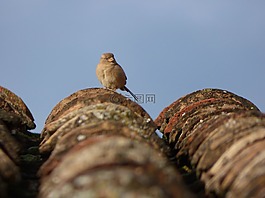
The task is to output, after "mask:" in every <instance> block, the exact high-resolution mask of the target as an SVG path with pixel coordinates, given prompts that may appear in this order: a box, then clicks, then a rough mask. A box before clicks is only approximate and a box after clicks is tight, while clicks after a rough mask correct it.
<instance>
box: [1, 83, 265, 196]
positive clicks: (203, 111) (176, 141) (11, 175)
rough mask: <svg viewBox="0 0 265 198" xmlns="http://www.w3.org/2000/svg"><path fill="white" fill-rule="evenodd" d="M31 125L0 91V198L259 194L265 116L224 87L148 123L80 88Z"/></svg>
mask: <svg viewBox="0 0 265 198" xmlns="http://www.w3.org/2000/svg"><path fill="white" fill-rule="evenodd" d="M34 127H35V124H34V119H33V116H32V114H31V113H30V111H29V110H28V108H27V107H26V105H25V104H24V103H23V101H22V100H21V99H20V98H19V97H18V96H16V95H15V94H13V93H12V92H11V91H9V90H7V89H6V88H3V87H0V146H1V147H0V159H1V160H0V184H1V185H0V186H1V187H0V194H1V197H2V196H3V197H43V198H44V197H45V198H46V197H73V196H76V197H205V196H212V195H214V196H217V197H224V196H225V197H236V196H238V197H251V196H252V197H262V195H263V194H262V193H264V186H265V185H264V178H265V170H264V161H265V144H264V143H265V142H264V141H265V116H264V114H262V113H261V112H260V111H259V110H258V108H257V107H256V106H255V105H254V104H252V103H251V102H249V101H248V100H246V99H244V98H242V97H239V96H237V95H235V94H233V93H230V92H228V91H225V90H219V89H204V90H199V91H196V92H193V93H191V94H188V95H186V96H184V97H182V98H180V99H178V100H176V101H175V102H173V103H172V104H171V105H169V106H168V107H166V108H165V109H164V110H163V111H162V112H161V113H160V115H159V116H158V118H157V119H156V120H155V121H153V120H152V118H151V117H150V116H149V115H148V113H147V112H146V111H145V110H144V109H143V108H142V107H141V106H140V105H138V104H137V103H135V102H133V101H131V100H130V99H128V98H125V97H124V96H122V95H120V94H118V93H116V92H113V91H110V90H107V89H98V88H90V89H84V90H80V91H77V92H76V93H73V94H72V95H70V96H68V97H66V98H65V99H63V100H62V101H60V102H59V103H58V104H57V105H56V106H55V107H54V108H53V110H52V111H51V113H50V115H49V116H48V118H47V120H46V122H45V126H44V129H43V130H42V132H41V135H39V134H32V133H30V132H28V131H27V130H28V129H32V128H34ZM157 127H158V128H159V129H160V131H161V132H162V133H163V134H164V138H163V139H160V138H159V137H158V136H157V135H156V133H155V130H156V129H157ZM204 187H205V190H204ZM14 189H16V191H15V190H14Z"/></svg>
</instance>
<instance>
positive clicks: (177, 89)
mask: <svg viewBox="0 0 265 198" xmlns="http://www.w3.org/2000/svg"><path fill="white" fill-rule="evenodd" d="M104 52H113V53H114V54H115V57H116V60H117V62H118V63H119V64H120V65H121V66H122V67H123V69H124V70H125V72H126V74H127V77H128V81H127V85H128V87H129V88H130V89H131V90H132V91H133V92H134V93H135V94H143V95H144V96H147V94H155V103H151V102H149V103H147V102H144V103H143V104H141V105H142V106H143V107H144V108H145V109H146V111H147V112H149V114H150V115H151V116H152V118H154V119H155V118H156V117H157V115H158V114H159V113H160V112H161V111H162V110H163V108H165V107H166V106H168V105H169V104H171V103H172V102H173V101H175V100H177V99H178V98H180V97H181V96H184V95H186V94H188V93H191V92H193V91H196V90H198V89H202V88H221V89H226V90H229V91H232V92H234V93H236V94H238V95H240V96H243V97H245V98H247V99H249V100H250V101H252V102H253V103H254V104H256V105H257V106H258V107H259V108H260V109H261V110H262V111H263V112H264V111H265V89H264V85H265V1H262V0H257V1H249V0H234V1H231V0H222V1H213V0H205V1H198V0H185V1H184V0H182V1H179V0H163V1H158V0H144V1H128V0H127V1H126V0H113V1H107V0H97V1H92V0H78V1H73V0H71V1H70V0H61V1H59V0H23V1H21V0H0V69H1V70H0V72H1V78H0V85H1V86H4V87H6V88H8V89H10V90H11V91H13V92H14V93H16V94H17V95H18V96H20V97H21V98H22V99H23V100H24V102H25V103H26V104H27V106H28V107H29V109H30V110H31V112H32V114H33V115H34V117H35V120H36V124H37V128H36V129H35V130H34V132H40V131H41V130H42V128H43V125H44V122H45V119H46V118H47V116H48V114H49V113H50V111H51V110H52V108H53V107H54V106H55V105H56V104H57V103H58V102H59V101H60V100H62V99H63V98H65V97H67V96H69V95H70V94H72V93H74V92H76V91H78V90H80V89H84V88H88V87H101V85H100V83H99V82H98V80H97V78H96V75H95V68H96V65H97V63H98V62H99V58H100V55H101V54H102V53H104ZM121 93H123V94H126V92H121ZM126 95H127V94H126Z"/></svg>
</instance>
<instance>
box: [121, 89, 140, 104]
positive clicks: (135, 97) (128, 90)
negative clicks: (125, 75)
mask: <svg viewBox="0 0 265 198" xmlns="http://www.w3.org/2000/svg"><path fill="white" fill-rule="evenodd" d="M124 90H125V91H127V92H129V93H130V94H131V95H132V97H133V98H134V99H135V100H136V101H138V98H137V96H136V95H135V94H134V93H133V92H131V91H130V89H128V88H127V87H126V86H124Z"/></svg>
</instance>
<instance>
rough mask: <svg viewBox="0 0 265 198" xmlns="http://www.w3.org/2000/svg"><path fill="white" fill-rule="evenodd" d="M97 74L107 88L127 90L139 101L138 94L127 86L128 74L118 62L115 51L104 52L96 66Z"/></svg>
mask: <svg viewBox="0 0 265 198" xmlns="http://www.w3.org/2000/svg"><path fill="white" fill-rule="evenodd" d="M96 75H97V78H98V80H99V82H100V83H101V84H102V85H103V86H104V87H105V88H107V89H111V90H113V91H116V90H117V89H121V90H122V91H127V92H129V93H130V94H131V95H132V97H133V98H134V99H135V100H136V101H138V98H137V96H136V95H135V94H134V93H132V92H131V91H130V90H129V89H128V88H127V87H126V86H125V85H126V80H127V77H126V74H125V72H124V70H123V69H122V67H121V66H120V65H119V64H118V63H117V62H116V60H115V58H114V54H113V53H103V54H102V55H101V57H100V61H99V64H98V65H97V68H96Z"/></svg>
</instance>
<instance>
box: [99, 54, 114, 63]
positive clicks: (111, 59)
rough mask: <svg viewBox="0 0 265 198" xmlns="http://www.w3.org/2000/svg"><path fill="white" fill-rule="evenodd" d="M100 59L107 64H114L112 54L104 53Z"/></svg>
mask: <svg viewBox="0 0 265 198" xmlns="http://www.w3.org/2000/svg"><path fill="white" fill-rule="evenodd" d="M101 59H102V60H105V61H108V62H115V58H114V54H112V53H104V54H102V55H101Z"/></svg>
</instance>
